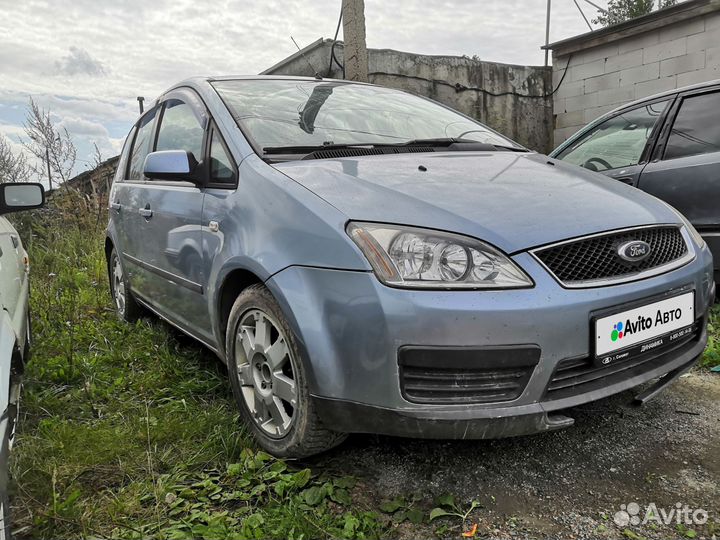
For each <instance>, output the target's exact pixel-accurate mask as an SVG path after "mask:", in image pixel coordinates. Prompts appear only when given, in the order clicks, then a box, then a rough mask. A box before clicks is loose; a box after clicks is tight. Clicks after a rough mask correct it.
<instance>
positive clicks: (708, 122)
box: [664, 92, 720, 159]
mask: <svg viewBox="0 0 720 540" xmlns="http://www.w3.org/2000/svg"><path fill="white" fill-rule="evenodd" d="M710 152H720V92H713V93H712V94H703V95H701V96H693V97H688V98H685V99H684V100H683V102H682V105H681V106H680V111H679V112H678V114H677V117H676V118H675V123H674V124H673V127H672V131H671V132H670V137H668V142H667V146H666V147H665V156H664V159H675V158H679V157H685V156H696V155H698V154H708V153H710Z"/></svg>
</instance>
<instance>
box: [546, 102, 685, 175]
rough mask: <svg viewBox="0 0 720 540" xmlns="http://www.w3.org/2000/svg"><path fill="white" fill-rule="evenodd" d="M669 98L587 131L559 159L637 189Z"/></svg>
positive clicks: (623, 111) (625, 113) (622, 114)
mask: <svg viewBox="0 0 720 540" xmlns="http://www.w3.org/2000/svg"><path fill="white" fill-rule="evenodd" d="M671 102H672V98H663V99H661V100H658V101H653V102H649V103H644V104H642V105H638V106H636V107H634V108H630V109H625V110H622V111H620V112H618V113H617V114H615V115H613V116H611V117H610V118H608V119H606V120H604V121H603V122H601V123H599V124H597V125H596V126H594V127H593V128H591V129H589V130H588V131H587V132H586V133H584V134H583V135H582V136H580V137H578V139H577V140H576V141H574V142H573V143H572V144H570V145H568V146H567V148H565V149H563V151H562V152H560V153H559V154H558V155H557V158H558V159H562V160H563V161H567V162H569V163H573V164H575V165H580V166H581V167H585V168H586V169H589V170H591V171H597V172H601V173H603V174H605V175H607V176H609V177H611V178H614V179H615V180H618V181H620V182H624V183H625V184H629V185H631V186H637V184H638V180H639V178H640V174H641V173H642V171H643V169H644V168H645V165H646V163H647V159H648V156H649V153H650V150H651V149H652V146H653V144H654V141H655V139H656V137H657V131H658V127H659V126H660V125H662V119H663V118H664V116H665V114H666V111H667V109H668V106H669V104H670V103H671Z"/></svg>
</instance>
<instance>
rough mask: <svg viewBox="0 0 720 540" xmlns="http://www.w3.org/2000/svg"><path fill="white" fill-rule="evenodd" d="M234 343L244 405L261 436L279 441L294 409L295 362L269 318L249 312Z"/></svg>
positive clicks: (296, 404)
mask: <svg viewBox="0 0 720 540" xmlns="http://www.w3.org/2000/svg"><path fill="white" fill-rule="evenodd" d="M235 339H236V342H235V343H236V346H235V360H236V365H237V372H238V379H239V381H240V386H241V390H242V395H243V398H244V400H245V404H246V405H247V408H248V410H249V411H250V414H251V416H252V418H253V420H254V421H255V423H256V424H257V426H258V427H259V428H260V429H261V430H262V431H263V432H264V433H265V434H267V435H268V436H270V437H273V438H281V437H283V436H284V435H286V434H287V432H288V431H289V430H290V428H291V427H292V425H293V422H294V421H295V418H296V414H295V411H296V409H297V406H298V392H297V384H296V379H295V373H296V370H295V360H294V359H293V358H292V355H291V354H290V350H289V349H288V346H287V340H286V337H285V335H284V333H283V331H282V330H281V329H280V326H279V325H278V324H277V322H276V321H274V320H273V319H272V318H271V317H270V316H269V315H267V314H266V313H264V312H263V311H260V310H259V309H252V310H250V311H248V312H246V313H245V314H244V315H243V316H242V318H241V320H240V324H239V325H238V331H237V336H236V338H235Z"/></svg>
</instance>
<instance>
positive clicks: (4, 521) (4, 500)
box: [0, 490, 12, 540]
mask: <svg viewBox="0 0 720 540" xmlns="http://www.w3.org/2000/svg"><path fill="white" fill-rule="evenodd" d="M0 520H1V521H0V540H6V539H8V540H10V539H11V538H12V537H11V536H10V498H9V497H8V494H7V490H3V493H0Z"/></svg>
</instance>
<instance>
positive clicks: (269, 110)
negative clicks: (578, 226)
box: [213, 80, 522, 153]
mask: <svg viewBox="0 0 720 540" xmlns="http://www.w3.org/2000/svg"><path fill="white" fill-rule="evenodd" d="M213 86H214V87H215V89H216V90H217V92H218V93H219V94H220V97H221V98H222V99H223V101H224V102H225V104H226V106H227V107H228V109H229V110H230V112H231V114H232V115H233V117H234V118H235V120H236V121H237V122H238V124H239V125H240V127H241V128H242V130H243V132H244V133H245V134H246V135H247V136H248V137H249V138H250V139H251V141H253V142H254V143H255V146H256V148H258V149H260V150H261V151H262V152H263V153H265V152H266V149H271V151H272V149H277V148H283V147H321V146H327V145H376V144H403V143H407V142H410V141H416V140H418V139H448V138H453V139H465V140H467V141H473V142H482V143H487V144H493V145H500V146H509V147H512V148H517V149H521V148H522V147H521V146H519V145H517V144H516V143H514V142H512V141H511V140H510V139H507V138H505V137H503V136H502V135H500V134H499V133H496V132H494V131H493V130H491V129H490V128H488V127H487V126H484V125H483V124H480V123H479V122H476V121H474V120H472V119H470V118H466V117H464V116H462V115H461V114H459V113H456V112H455V111H453V110H451V109H447V108H445V107H442V106H441V105H438V104H437V103H434V102H432V101H429V100H427V99H424V98H421V97H418V96H414V95H412V94H408V93H405V92H401V91H399V90H393V89H390V88H382V87H378V86H370V85H361V84H353V83H348V82H326V81H299V80H232V81H217V82H214V83H213Z"/></svg>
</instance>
